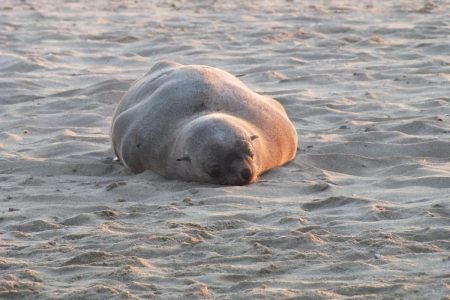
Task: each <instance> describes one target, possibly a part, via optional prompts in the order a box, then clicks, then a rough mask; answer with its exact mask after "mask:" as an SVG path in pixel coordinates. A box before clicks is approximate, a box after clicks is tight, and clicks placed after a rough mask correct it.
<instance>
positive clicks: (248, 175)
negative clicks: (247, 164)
mask: <svg viewBox="0 0 450 300" xmlns="http://www.w3.org/2000/svg"><path fill="white" fill-rule="evenodd" d="M241 178H242V179H244V180H245V181H247V182H249V181H250V179H251V178H252V171H251V170H250V169H249V168H245V169H243V170H242V171H241Z"/></svg>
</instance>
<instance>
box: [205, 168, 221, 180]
mask: <svg viewBox="0 0 450 300" xmlns="http://www.w3.org/2000/svg"><path fill="white" fill-rule="evenodd" d="M208 174H209V176H211V177H213V178H218V177H220V175H221V174H222V171H221V170H220V166H219V165H211V166H209V167H208Z"/></svg>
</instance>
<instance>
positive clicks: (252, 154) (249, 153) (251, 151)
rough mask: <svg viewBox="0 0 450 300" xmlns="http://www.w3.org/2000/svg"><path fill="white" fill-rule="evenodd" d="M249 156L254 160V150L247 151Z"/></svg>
mask: <svg viewBox="0 0 450 300" xmlns="http://www.w3.org/2000/svg"><path fill="white" fill-rule="evenodd" d="M247 155H248V156H249V157H250V158H253V157H254V156H255V153H253V150H252V149H250V148H249V149H247Z"/></svg>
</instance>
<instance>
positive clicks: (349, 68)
mask: <svg viewBox="0 0 450 300" xmlns="http://www.w3.org/2000/svg"><path fill="white" fill-rule="evenodd" d="M449 36H450V3H449V1H413V0H410V1H406V0H405V1H299V0H293V1H292V0H291V1H281V0H280V1H206V0H204V1H171V2H165V1H162V0H161V1H160V0H154V1H106V0H104V1H87V0H86V1H81V0H80V1H77V0H67V1H64V2H63V1H50V0H36V1H28V0H27V1H14V0H2V1H1V3H0V204H1V205H0V298H1V299H23V298H28V299H125V298H129V299H139V298H141V299H148V298H157V299H181V298H183V299H186V298H193V299H196V298H211V299H287V298H295V299H394V298H396V299H448V297H449V294H450V291H449V288H450V201H449V199H450V160H449V157H450V135H449V133H450V125H449V124H450V122H449V121H450V108H449V101H450V55H449V54H450V41H449ZM160 59H172V60H175V61H179V62H181V63H188V64H189V63H195V64H207V65H211V66H215V67H219V68H222V69H224V70H227V71H229V72H231V73H233V74H235V75H237V76H239V78H240V79H241V80H242V81H243V82H244V83H246V84H247V85H249V86H250V87H251V88H252V89H254V90H255V91H257V92H259V93H262V94H267V95H270V96H273V97H274V98H276V99H278V100H279V101H280V102H281V103H282V104H283V105H284V106H285V108H286V110H287V112H288V114H289V116H290V118H291V119H292V121H293V122H294V124H295V126H296V128H297V131H298V135H299V138H300V150H299V152H298V155H297V158H296V159H295V161H294V162H292V163H289V164H288V165H286V166H284V167H282V168H279V169H276V170H273V171H270V172H269V173H267V174H265V175H264V176H262V178H261V179H260V181H259V182H258V183H256V184H252V185H250V186H245V187H227V186H214V185H207V184H199V183H188V182H181V181H170V180H166V179H164V178H161V177H159V176H158V175H156V174H154V173H152V172H145V173H142V174H139V175H133V174H131V173H130V172H128V171H127V170H125V169H124V168H123V167H122V166H121V165H120V164H119V163H117V162H114V161H113V160H112V158H113V157H112V156H113V154H112V151H111V147H110V144H109V125H110V121H111V116H112V112H113V110H114V107H115V105H116V104H117V102H118V100H119V99H120V97H121V95H122V94H123V93H124V92H125V91H126V90H127V89H128V87H129V86H130V84H131V83H132V82H133V81H134V80H135V79H137V78H139V77H140V76H142V75H143V74H144V73H145V72H146V71H148V70H149V68H150V67H151V66H152V65H153V64H154V63H155V62H156V61H157V60H160Z"/></svg>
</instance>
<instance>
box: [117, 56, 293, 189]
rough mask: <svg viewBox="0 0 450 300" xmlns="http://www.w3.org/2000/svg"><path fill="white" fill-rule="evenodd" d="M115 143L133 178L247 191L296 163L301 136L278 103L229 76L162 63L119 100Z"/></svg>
mask: <svg viewBox="0 0 450 300" xmlns="http://www.w3.org/2000/svg"><path fill="white" fill-rule="evenodd" d="M111 142H112V147H113V150H114V152H115V154H116V155H117V157H118V158H119V160H120V161H121V162H122V163H123V164H124V165H125V166H126V167H127V168H129V169H130V170H131V171H133V172H134V173H140V172H143V171H145V170H152V171H154V172H156V173H158V174H160V175H162V176H164V177H166V178H169V179H181V180H185V181H199V182H208V183H215V184H224V185H245V184H249V183H252V182H255V181H256V180H257V178H258V177H259V176H260V175H261V174H263V173H264V172H266V171H268V170H270V169H272V168H275V167H278V166H281V165H283V164H285V163H287V162H289V161H290V160H292V159H294V157H295V155H296V151H297V132H296V130H295V127H294V126H293V124H292V123H291V121H290V120H289V118H288V116H287V114H286V112H285V110H284V108H283V107H282V105H281V104H280V103H279V102H278V101H276V100H274V99H272V98H270V97H267V96H263V95H259V94H257V93H255V92H253V91H251V90H250V89H249V88H248V87H247V86H246V85H245V84H244V83H242V82H241V81H240V80H239V79H238V78H236V77H235V76H233V75H231V74H230V73H227V72H225V71H223V70H220V69H217V68H213V67H209V66H203V65H182V64H178V63H176V62H172V61H161V62H158V63H156V64H155V65H154V66H153V67H152V68H151V70H150V71H149V72H148V73H147V74H146V75H145V76H144V77H143V78H141V79H140V80H138V81H136V82H135V83H134V84H133V85H132V86H131V88H130V89H129V90H128V91H127V92H126V93H125V95H124V96H123V98H122V99H121V100H120V102H119V104H118V106H117V108H116V110H115V112H114V115H113V118H112V125H111Z"/></svg>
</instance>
